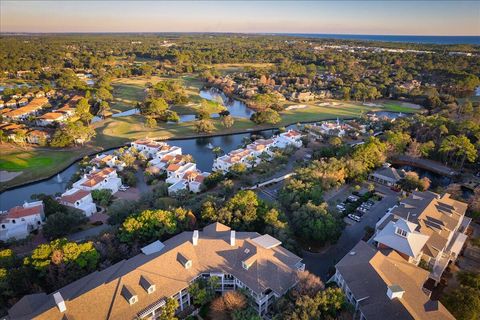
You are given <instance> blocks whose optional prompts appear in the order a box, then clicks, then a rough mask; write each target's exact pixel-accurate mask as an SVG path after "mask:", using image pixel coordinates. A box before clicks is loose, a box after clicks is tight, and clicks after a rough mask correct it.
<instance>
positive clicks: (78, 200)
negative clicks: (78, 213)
mask: <svg viewBox="0 0 480 320" xmlns="http://www.w3.org/2000/svg"><path fill="white" fill-rule="evenodd" d="M58 202H60V203H61V204H63V205H65V206H69V207H72V208H76V209H79V210H82V211H83V213H84V214H85V216H87V217H90V216H91V215H92V214H94V213H95V212H97V206H96V205H95V203H94V202H93V198H92V194H91V192H90V191H86V190H81V189H76V188H72V189H69V190H67V191H65V193H63V194H62V196H61V197H60V198H58Z"/></svg>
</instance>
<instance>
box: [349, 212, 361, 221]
mask: <svg viewBox="0 0 480 320" xmlns="http://www.w3.org/2000/svg"><path fill="white" fill-rule="evenodd" d="M348 217H349V218H350V219H352V220H353V221H357V222H360V220H361V218H360V217H359V216H357V215H354V214H352V213H350V214H349V215H348Z"/></svg>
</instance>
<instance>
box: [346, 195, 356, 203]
mask: <svg viewBox="0 0 480 320" xmlns="http://www.w3.org/2000/svg"><path fill="white" fill-rule="evenodd" d="M358 199H359V198H358V197H357V196H353V195H352V196H348V198H347V201H348V202H355V201H357V200H358Z"/></svg>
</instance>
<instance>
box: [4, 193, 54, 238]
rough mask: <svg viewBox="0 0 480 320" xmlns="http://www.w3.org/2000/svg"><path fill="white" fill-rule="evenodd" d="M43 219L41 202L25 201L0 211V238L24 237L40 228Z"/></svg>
mask: <svg viewBox="0 0 480 320" xmlns="http://www.w3.org/2000/svg"><path fill="white" fill-rule="evenodd" d="M44 219H45V214H44V211H43V202H42V201H35V202H30V203H29V202H25V203H24V204H23V205H22V206H17V207H13V208H11V209H10V210H8V211H6V212H0V240H3V241H6V240H9V239H24V238H26V237H27V236H28V235H29V234H30V232H32V231H33V230H37V229H40V228H41V227H42V222H43V220H44Z"/></svg>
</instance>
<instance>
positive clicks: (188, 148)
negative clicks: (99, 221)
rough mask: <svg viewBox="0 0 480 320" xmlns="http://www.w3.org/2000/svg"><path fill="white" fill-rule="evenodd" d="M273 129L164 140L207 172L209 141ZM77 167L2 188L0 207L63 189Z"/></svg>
mask: <svg viewBox="0 0 480 320" xmlns="http://www.w3.org/2000/svg"><path fill="white" fill-rule="evenodd" d="M294 127H295V126H291V127H290V128H294ZM275 132H276V131H275V130H265V131H261V132H251V133H239V134H231V135H225V136H218V137H202V138H192V139H183V140H182V139H178V140H170V141H167V143H168V144H170V145H172V146H178V147H181V148H182V152H183V154H191V155H192V156H193V158H194V159H195V161H196V164H197V167H198V168H199V169H200V170H202V171H207V172H210V171H211V170H212V164H213V160H214V158H215V156H214V154H213V152H212V150H211V149H210V148H209V146H210V145H209V144H211V145H212V146H214V147H220V148H221V149H222V150H223V152H225V153H228V152H230V151H232V150H234V149H237V148H239V147H241V146H243V141H244V139H246V138H251V137H252V135H261V136H263V137H265V138H269V137H271V136H272V135H273V134H274V133H275ZM210 147H211V146H210ZM109 152H113V150H111V151H108V152H104V153H109ZM78 169H79V166H78V163H74V164H72V165H71V166H69V167H68V168H66V169H65V170H64V171H62V172H60V173H59V174H58V175H55V176H54V177H52V178H50V179H47V180H44V181H40V182H36V183H32V184H29V185H26V186H22V187H18V188H15V189H12V190H8V191H4V192H3V193H1V194H0V210H8V209H9V208H11V207H14V206H16V205H21V204H23V203H24V202H25V201H30V197H31V196H32V195H33V194H38V193H45V194H51V195H54V194H56V193H59V192H64V191H65V188H66V186H67V183H68V182H69V181H70V178H71V177H72V176H73V175H74V174H75V172H77V171H78Z"/></svg>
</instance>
